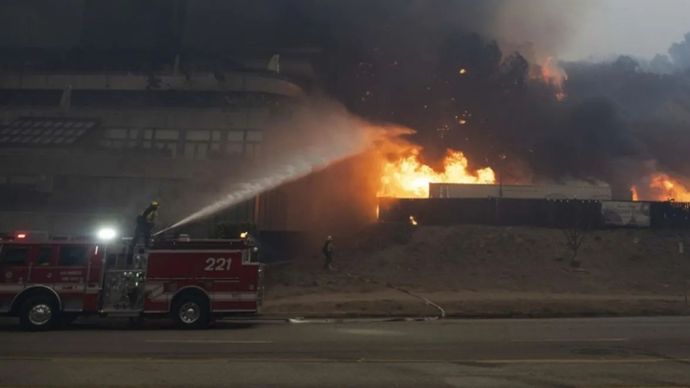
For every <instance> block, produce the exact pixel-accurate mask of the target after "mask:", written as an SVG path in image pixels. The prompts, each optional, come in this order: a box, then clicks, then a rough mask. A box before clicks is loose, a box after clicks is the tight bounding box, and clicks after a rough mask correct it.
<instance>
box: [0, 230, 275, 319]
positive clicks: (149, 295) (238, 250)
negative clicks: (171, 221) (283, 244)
mask: <svg viewBox="0 0 690 388" xmlns="http://www.w3.org/2000/svg"><path fill="white" fill-rule="evenodd" d="M255 256H256V255H255V248H254V246H253V244H252V243H251V242H250V241H248V240H245V239H239V240H189V239H184V240H168V241H158V242H156V243H154V245H153V246H152V247H150V248H144V247H143V246H137V247H135V248H134V249H133V250H132V249H130V248H129V246H128V244H126V243H99V242H93V241H70V240H64V241H50V240H43V241H42V240H40V239H32V238H30V236H29V235H28V234H26V233H21V234H17V235H16V236H15V237H14V238H12V239H9V240H1V241H0V314H4V315H11V316H17V317H19V320H20V323H21V325H22V326H23V327H24V328H26V329H29V330H46V329H49V328H52V327H55V326H56V325H57V324H59V323H69V322H71V321H73V320H74V319H76V318H77V317H79V316H82V315H100V316H117V317H130V318H142V317H154V316H170V317H172V318H173V319H174V320H175V322H176V323H177V325H178V326H179V327H181V328H190V329H199V328H205V327H207V326H208V325H209V323H210V322H211V321H212V319H213V318H214V317H218V316H226V315H239V314H256V313H258V310H259V306H260V304H261V298H262V290H263V287H262V274H263V270H262V266H261V265H260V264H259V263H258V262H257V260H256V257H255Z"/></svg>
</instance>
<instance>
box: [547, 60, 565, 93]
mask: <svg viewBox="0 0 690 388" xmlns="http://www.w3.org/2000/svg"><path fill="white" fill-rule="evenodd" d="M541 76H542V79H543V80H544V82H545V83H547V84H548V85H551V86H553V87H554V88H555V89H556V100H558V101H563V100H565V98H566V97H568V95H567V94H566V93H565V81H567V80H568V74H566V72H565V70H563V68H561V67H560V66H558V63H557V62H556V60H555V59H554V58H553V57H548V58H546V62H544V63H543V64H542V65H541Z"/></svg>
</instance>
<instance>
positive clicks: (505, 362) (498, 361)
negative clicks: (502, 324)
mask: <svg viewBox="0 0 690 388" xmlns="http://www.w3.org/2000/svg"><path fill="white" fill-rule="evenodd" d="M0 361H23V362H27V361H28V362H45V361H49V362H61V363H99V364H102V363H104V362H108V363H121V364H127V363H152V364H155V363H158V364H178V363H181V364H188V363H209V362H218V363H255V362H256V363H331V364H338V363H343V364H352V363H357V364H361V363H369V364H444V363H456V364H494V365H500V364H502V365H520V364H656V363H689V362H690V358H627V359H626V358H611V359H599V358H572V359H568V358H554V359H538V358H535V359H486V360H481V359H479V360H470V359H458V360H454V359H438V360H433V359H409V360H405V359H366V358H349V359H335V358H218V357H215V358H213V357H211V358H203V357H199V358H163V357H133V358H120V357H93V358H83V357H21V356H18V357H0ZM0 367H1V364H0Z"/></svg>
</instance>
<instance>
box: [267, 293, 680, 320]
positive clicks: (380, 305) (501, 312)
mask: <svg viewBox="0 0 690 388" xmlns="http://www.w3.org/2000/svg"><path fill="white" fill-rule="evenodd" d="M409 291H410V292H411V293H412V294H414V295H417V296H419V297H424V298H427V299H428V300H430V301H431V302H433V303H435V304H437V305H438V306H440V307H441V308H442V309H443V310H444V311H445V314H446V317H458V318H461V317H468V318H469V317H496V318H500V317H541V318H545V317H566V316H573V317H577V316H645V315H690V307H689V306H688V305H687V304H686V301H685V296H684V295H652V294H648V295H629V294H553V293H538V292H510V291H495V292H492V291H481V292H471V291H460V292H424V291H415V290H409ZM262 315H264V316H270V317H305V318H323V317H403V316H405V317H419V316H429V317H430V316H439V315H440V310H439V309H438V308H436V307H434V306H432V305H428V304H426V303H425V302H424V300H423V299H420V298H418V297H415V296H412V295H408V294H405V293H403V292H400V291H396V290H393V289H381V290H374V291H370V292H360V293H319V294H306V295H299V296H288V297H282V298H281V297H272V298H268V299H267V300H266V301H265V303H264V305H263V307H262Z"/></svg>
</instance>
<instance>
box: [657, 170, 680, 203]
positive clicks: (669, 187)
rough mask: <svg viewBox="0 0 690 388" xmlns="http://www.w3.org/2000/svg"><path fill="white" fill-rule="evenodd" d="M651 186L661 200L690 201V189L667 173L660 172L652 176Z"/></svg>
mask: <svg viewBox="0 0 690 388" xmlns="http://www.w3.org/2000/svg"><path fill="white" fill-rule="evenodd" d="M649 187H650V189H651V190H652V192H653V193H654V194H656V195H657V199H659V200H664V201H676V202H690V190H688V188H687V187H686V186H685V185H683V184H682V183H681V182H680V181H678V180H677V179H673V178H671V177H670V176H668V175H667V174H663V173H659V174H655V175H654V176H652V180H651V182H650V184H649Z"/></svg>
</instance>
